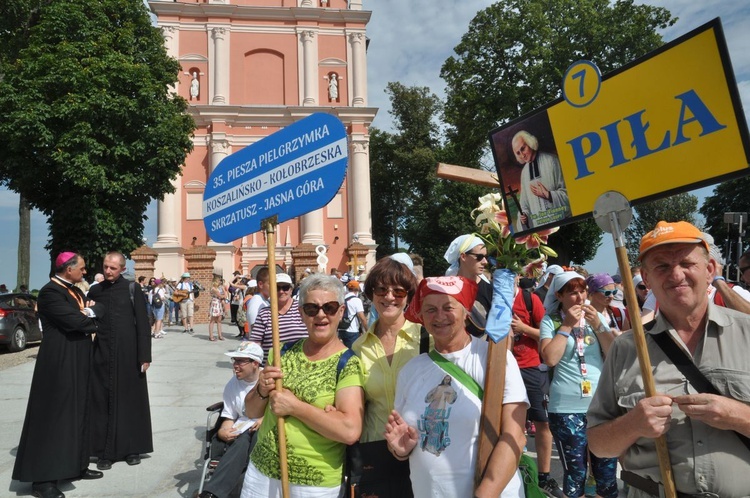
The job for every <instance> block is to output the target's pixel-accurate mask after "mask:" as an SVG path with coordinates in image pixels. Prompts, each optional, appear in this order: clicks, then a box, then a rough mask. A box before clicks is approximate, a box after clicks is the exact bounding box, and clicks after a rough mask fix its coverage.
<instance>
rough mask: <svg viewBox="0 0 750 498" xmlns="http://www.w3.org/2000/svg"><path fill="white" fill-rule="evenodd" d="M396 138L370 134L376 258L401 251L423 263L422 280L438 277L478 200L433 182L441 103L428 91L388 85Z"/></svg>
mask: <svg viewBox="0 0 750 498" xmlns="http://www.w3.org/2000/svg"><path fill="white" fill-rule="evenodd" d="M386 92H387V93H388V94H389V98H390V101H391V111H390V114H391V115H392V116H393V127H394V128H395V130H396V132H395V133H388V132H385V131H381V130H378V129H375V128H373V129H372V130H371V132H370V169H371V172H370V183H371V189H372V219H373V236H374V237H375V240H377V241H378V242H379V246H378V251H377V256H378V257H381V256H384V255H386V254H391V253H393V252H396V251H398V250H399V249H401V247H400V245H401V242H403V243H404V244H405V245H406V246H407V248H408V249H409V251H410V252H416V253H418V254H419V255H421V256H422V257H423V258H424V260H425V266H424V271H425V275H438V274H442V273H443V272H444V271H445V268H446V266H447V264H446V263H445V261H444V260H443V253H444V252H445V249H446V248H447V247H448V244H450V242H451V240H453V238H455V237H456V236H458V235H460V234H462V233H468V232H471V231H472V230H473V224H472V220H471V209H472V208H473V206H474V205H475V204H476V202H477V198H478V197H479V196H480V195H481V191H480V189H478V188H477V187H474V186H472V185H463V184H459V183H456V182H446V181H444V180H440V179H438V178H437V176H436V173H435V170H436V168H435V166H436V164H437V163H438V162H439V161H441V160H443V156H444V151H443V148H442V145H441V136H440V132H439V126H438V123H437V119H438V117H439V114H440V111H441V108H442V107H441V102H440V100H439V99H438V97H437V96H435V95H434V94H432V93H431V92H430V90H429V88H426V87H406V86H404V85H402V84H400V83H389V84H388V86H387V89H386Z"/></svg>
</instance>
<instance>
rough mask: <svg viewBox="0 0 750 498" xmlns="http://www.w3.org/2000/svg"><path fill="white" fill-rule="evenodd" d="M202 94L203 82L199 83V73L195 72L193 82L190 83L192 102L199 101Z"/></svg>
mask: <svg viewBox="0 0 750 498" xmlns="http://www.w3.org/2000/svg"><path fill="white" fill-rule="evenodd" d="M200 93H201V82H200V81H198V71H193V80H192V81H191V82H190V100H198V95H199V94H200Z"/></svg>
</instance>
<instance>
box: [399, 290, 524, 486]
mask: <svg viewBox="0 0 750 498" xmlns="http://www.w3.org/2000/svg"><path fill="white" fill-rule="evenodd" d="M476 292H477V285H476V283H474V282H472V281H470V280H467V279H465V278H463V277H458V276H457V277H431V278H426V279H424V280H422V282H420V283H419V287H418V288H417V292H416V294H415V296H414V299H413V300H412V302H411V304H410V305H409V310H408V311H407V317H408V318H409V319H410V320H414V321H416V322H423V323H424V327H425V328H426V329H427V332H429V334H430V336H432V338H433V339H434V343H435V347H434V350H433V351H430V353H429V354H422V355H419V356H417V357H416V358H414V359H413V360H411V361H410V362H409V363H408V364H407V365H406V366H405V367H404V368H403V370H401V373H400V374H399V376H398V385H397V388H396V400H395V410H394V411H393V412H391V415H390V417H389V421H388V424H387V425H386V429H385V431H386V434H385V437H386V440H387V441H388V447H389V448H390V450H391V452H392V454H393V456H394V457H395V458H397V459H399V460H407V459H408V461H409V465H410V467H411V475H412V480H411V483H412V488H413V491H414V496H417V497H427V496H430V497H444V498H448V497H451V498H452V497H468V496H475V497H476V496H482V497H485V496H491V497H498V496H501V497H504V498H506V497H519V496H524V494H523V483H522V480H521V476H520V474H519V472H518V460H519V458H520V457H521V452H522V449H523V447H524V445H525V442H526V439H525V437H524V435H523V428H524V423H525V421H526V409H527V407H528V399H527V397H526V389H525V388H524V384H523V379H522V378H521V372H520V371H519V369H518V364H517V363H516V360H515V358H514V357H513V355H512V353H511V352H510V351H507V350H506V358H507V365H506V371H505V386H504V395H503V410H502V420H501V435H500V438H499V440H498V442H497V443H496V445H495V447H494V448H493V450H492V456H491V457H490V461H489V463H488V465H487V468H486V470H485V472H484V475H483V477H482V479H481V482H480V483H479V484H478V486H477V487H476V488H475V486H474V470H475V466H476V458H477V447H478V445H479V426H480V419H481V413H482V393H481V390H480V389H481V388H483V387H484V376H485V366H486V364H487V352H488V345H487V341H485V340H483V339H479V338H477V337H472V336H471V335H469V334H468V333H467V332H466V327H465V325H464V324H465V321H466V315H467V314H468V311H469V309H471V306H472V304H473V303H474V300H475V298H476Z"/></svg>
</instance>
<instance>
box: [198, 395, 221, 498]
mask: <svg viewBox="0 0 750 498" xmlns="http://www.w3.org/2000/svg"><path fill="white" fill-rule="evenodd" d="M223 409H224V402H223V401H219V402H218V403H214V404H213V405H211V406H209V407H207V408H206V411H207V412H208V416H207V417H206V437H205V440H204V449H203V453H202V455H203V471H202V472H201V481H200V485H199V486H198V495H200V494H201V493H203V485H204V484H206V483H207V482H208V481H209V480H210V479H211V476H213V473H214V471H215V470H216V467H217V466H218V465H219V460H220V459H221V455H223V454H224V450H225V446H226V445H225V443H224V442H222V441H220V440H219V438H218V437H217V436H216V434H217V433H218V432H219V427H221V423H222V421H223V419H222V417H221V411H222V410H223ZM196 496H197V495H196Z"/></svg>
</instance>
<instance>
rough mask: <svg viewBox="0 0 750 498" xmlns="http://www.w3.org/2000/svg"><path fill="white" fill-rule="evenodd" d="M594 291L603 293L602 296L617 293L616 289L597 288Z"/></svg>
mask: <svg viewBox="0 0 750 498" xmlns="http://www.w3.org/2000/svg"><path fill="white" fill-rule="evenodd" d="M596 292H601V293H602V294H604V297H609V296H614V295H615V294H617V289H612V290H601V289H600V290H598V291H596Z"/></svg>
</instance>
